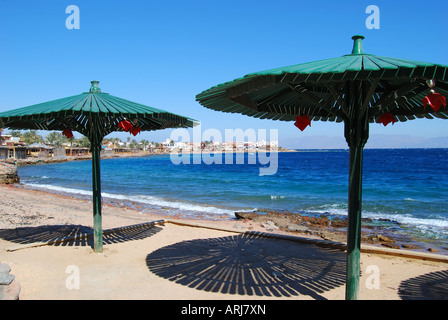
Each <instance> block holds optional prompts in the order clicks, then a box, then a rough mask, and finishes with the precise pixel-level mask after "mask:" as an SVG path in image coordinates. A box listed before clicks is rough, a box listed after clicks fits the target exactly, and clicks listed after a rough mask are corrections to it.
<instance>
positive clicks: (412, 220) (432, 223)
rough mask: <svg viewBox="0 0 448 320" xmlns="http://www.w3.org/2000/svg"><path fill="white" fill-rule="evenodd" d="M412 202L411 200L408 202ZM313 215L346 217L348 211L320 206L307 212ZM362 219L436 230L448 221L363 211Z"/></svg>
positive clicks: (447, 225)
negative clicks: (385, 220)
mask: <svg viewBox="0 0 448 320" xmlns="http://www.w3.org/2000/svg"><path fill="white" fill-rule="evenodd" d="M410 201H412V200H410ZM309 211H311V212H315V213H330V214H334V215H340V216H347V215H348V211H347V209H346V208H341V206H340V205H338V204H332V205H328V206H322V207H320V208H318V209H317V210H313V209H311V210H309ZM362 217H363V218H370V219H389V220H393V221H397V222H398V223H401V224H409V225H415V226H419V227H420V226H427V227H437V228H448V220H446V219H431V218H426V219H422V218H416V217H412V216H410V215H406V214H393V213H385V212H370V211H363V212H362Z"/></svg>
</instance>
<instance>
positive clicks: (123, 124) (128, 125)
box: [118, 120, 133, 132]
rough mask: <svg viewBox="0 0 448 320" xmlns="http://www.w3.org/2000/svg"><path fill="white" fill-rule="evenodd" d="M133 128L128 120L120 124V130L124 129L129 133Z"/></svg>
mask: <svg viewBox="0 0 448 320" xmlns="http://www.w3.org/2000/svg"><path fill="white" fill-rule="evenodd" d="M132 127H133V125H132V123H131V122H130V121H128V120H122V121H120V122H119V123H118V129H120V128H121V129H123V131H126V132H128V131H129V129H131V128H132Z"/></svg>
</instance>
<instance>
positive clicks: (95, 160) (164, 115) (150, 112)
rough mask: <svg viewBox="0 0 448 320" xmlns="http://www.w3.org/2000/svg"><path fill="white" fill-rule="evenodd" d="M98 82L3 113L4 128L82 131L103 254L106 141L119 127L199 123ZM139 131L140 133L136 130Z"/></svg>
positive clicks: (97, 244)
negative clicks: (87, 147) (110, 91)
mask: <svg viewBox="0 0 448 320" xmlns="http://www.w3.org/2000/svg"><path fill="white" fill-rule="evenodd" d="M98 83H99V82H98V81H91V88H90V90H89V92H84V93H82V94H79V95H75V96H71V97H67V98H63V99H58V100H53V101H49V102H44V103H40V104H36V105H32V106H29V107H24V108H19V109H15V110H10V111H6V112H2V113H0V128H2V127H6V128H10V129H37V130H61V131H66V130H69V132H71V130H73V131H78V132H79V133H81V134H83V135H84V136H86V137H87V138H88V139H89V141H90V146H91V147H90V148H91V152H92V189H93V223H94V250H95V251H96V252H102V250H103V241H102V227H101V225H102V219H101V176H100V151H101V142H102V140H103V138H104V137H105V136H106V135H108V134H109V133H111V132H113V131H119V130H121V129H119V127H122V128H125V129H126V131H128V130H129V131H131V130H133V129H134V131H133V132H134V134H137V133H138V132H139V131H140V130H159V129H166V128H188V127H193V126H194V125H195V123H196V122H197V121H196V120H193V119H190V118H186V117H183V116H180V115H176V114H173V113H170V112H167V111H164V110H161V109H156V108H153V107H148V106H145V105H143V104H139V103H135V102H131V101H129V100H125V99H121V98H118V97H114V96H112V95H109V94H107V93H102V92H101V89H100V88H99V87H98ZM135 129H137V130H135Z"/></svg>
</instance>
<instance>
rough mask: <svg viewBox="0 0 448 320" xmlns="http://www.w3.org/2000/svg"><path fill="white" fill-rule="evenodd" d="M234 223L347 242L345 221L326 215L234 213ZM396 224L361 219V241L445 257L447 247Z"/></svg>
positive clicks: (342, 218)
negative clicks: (255, 224) (238, 220)
mask: <svg viewBox="0 0 448 320" xmlns="http://www.w3.org/2000/svg"><path fill="white" fill-rule="evenodd" d="M235 217H236V218H237V219H243V220H250V221H253V222H256V223H259V224H261V225H262V226H263V227H264V228H265V229H266V230H267V231H274V230H276V229H280V230H283V231H287V232H294V233H301V234H308V235H314V236H318V237H320V238H322V239H324V240H330V241H336V242H343V243H345V242H346V241H347V225H348V219H347V218H346V217H338V216H334V215H331V214H329V213H323V214H320V215H311V214H301V213H292V212H278V211H263V212H235ZM399 228H400V224H399V223H398V222H397V221H393V220H389V219H378V220H373V219H369V218H364V219H362V233H361V241H362V243H365V244H371V245H372V244H373V245H378V246H382V247H388V248H393V249H406V250H417V251H427V252H438V253H440V254H448V246H446V247H442V246H439V245H437V244H435V243H431V242H430V241H425V242H421V241H418V240H417V239H414V238H412V237H411V236H409V235H406V234H403V233H400V232H397V230H398V229H399Z"/></svg>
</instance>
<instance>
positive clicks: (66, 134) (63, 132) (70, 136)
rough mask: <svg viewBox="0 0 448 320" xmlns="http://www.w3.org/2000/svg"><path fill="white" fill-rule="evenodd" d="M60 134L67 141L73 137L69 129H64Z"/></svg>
mask: <svg viewBox="0 0 448 320" xmlns="http://www.w3.org/2000/svg"><path fill="white" fill-rule="evenodd" d="M62 134H63V135H64V136H66V137H67V139H70V138H72V137H73V132H72V130H70V129H65V130H64V131H62Z"/></svg>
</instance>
